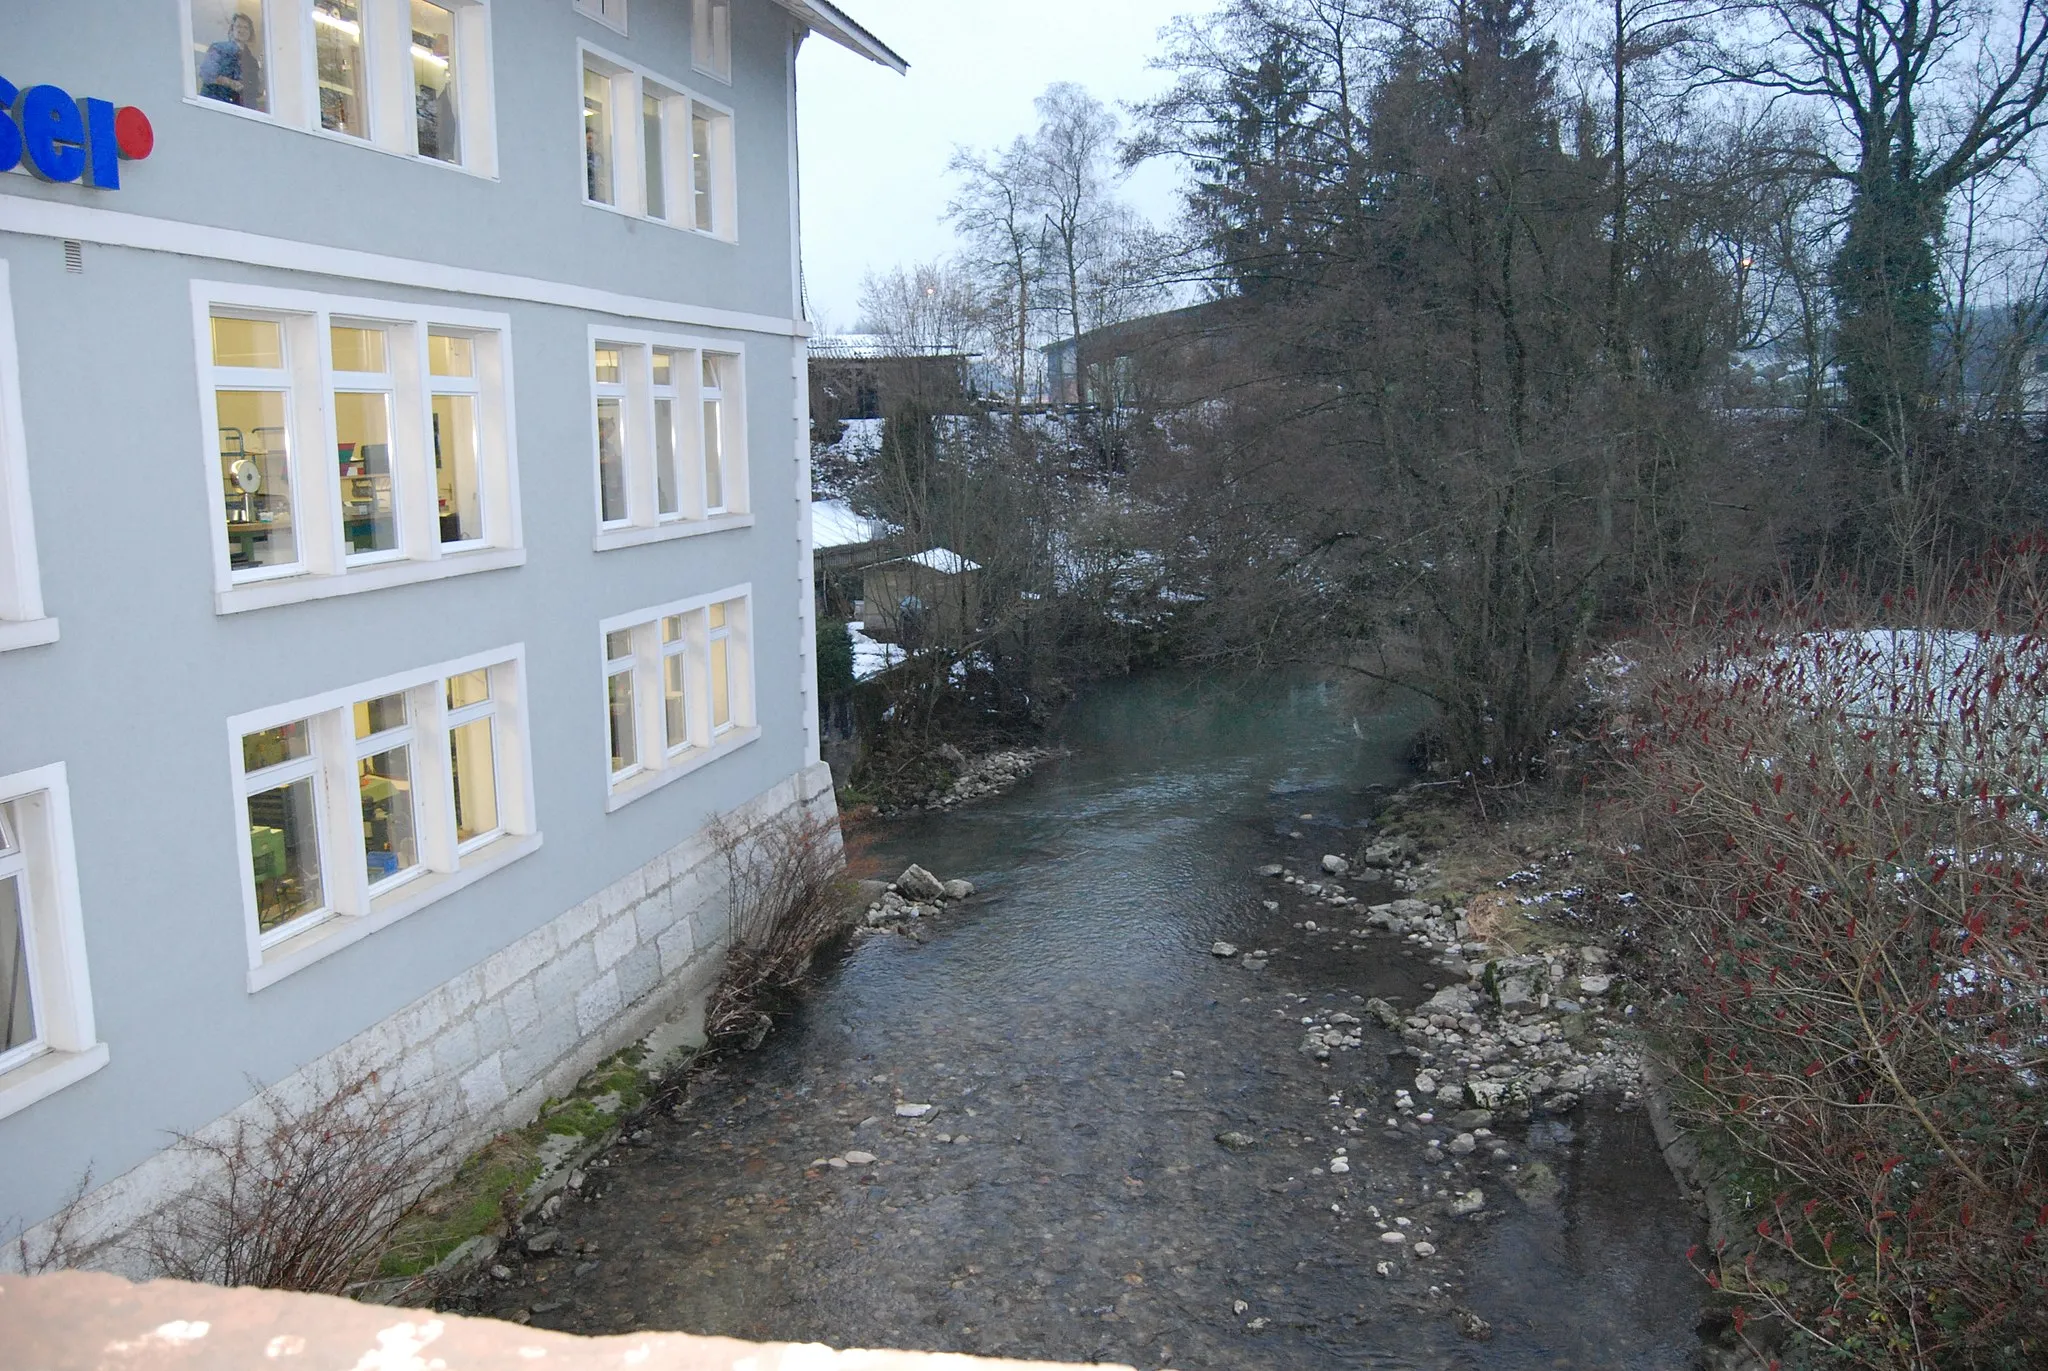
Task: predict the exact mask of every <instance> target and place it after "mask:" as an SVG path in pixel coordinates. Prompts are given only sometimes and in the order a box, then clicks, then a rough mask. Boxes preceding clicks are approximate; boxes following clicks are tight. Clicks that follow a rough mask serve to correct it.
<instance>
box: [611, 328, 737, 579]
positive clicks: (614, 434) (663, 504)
mask: <svg viewBox="0 0 2048 1371" xmlns="http://www.w3.org/2000/svg"><path fill="white" fill-rule="evenodd" d="M591 364H592V365H591V381H592V390H593V405H594V411H595V434H594V437H595V439H596V462H597V522H598V536H597V546H598V548H599V549H600V550H602V549H604V548H609V547H623V546H631V545H634V544H638V543H644V542H649V541H653V540H656V539H660V538H667V537H678V536H682V535H684V534H689V533H697V532H704V531H707V530H709V529H712V528H723V527H728V526H729V522H730V519H729V516H735V515H742V514H745V513H746V512H747V508H748V505H747V499H746V492H747V477H746V440H745V433H744V428H745V425H744V421H743V415H744V407H743V405H742V404H741V403H740V400H741V392H742V382H741V373H742V369H743V368H742V359H741V356H740V354H739V353H737V352H720V351H717V350H714V349H711V348H707V347H705V346H704V345H703V344H701V343H699V342H696V341H694V340H691V339H686V338H678V337H670V336H667V335H662V334H649V333H641V332H638V331H624V332H620V333H616V334H607V333H603V332H596V331H593V337H592V340H591ZM713 521H717V522H713Z"/></svg>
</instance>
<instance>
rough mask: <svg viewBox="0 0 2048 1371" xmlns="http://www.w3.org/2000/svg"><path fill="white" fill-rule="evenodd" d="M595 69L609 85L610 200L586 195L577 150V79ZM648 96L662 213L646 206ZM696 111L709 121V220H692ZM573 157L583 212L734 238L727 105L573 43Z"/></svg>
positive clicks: (583, 155) (733, 149)
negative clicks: (658, 124)
mask: <svg viewBox="0 0 2048 1371" xmlns="http://www.w3.org/2000/svg"><path fill="white" fill-rule="evenodd" d="M586 71H592V72H596V73H598V74H599V75H601V76H603V77H605V78H606V79H608V80H609V81H610V82H611V99H610V102H609V105H608V112H609V114H610V118H611V147H612V199H611V202H610V203H609V204H607V203H606V202H605V201H603V200H596V199H592V198H591V195H590V175H589V165H588V161H587V157H588V153H587V151H586V150H585V147H584V138H583V130H582V126H583V121H584V120H585V118H586V117H587V116H586V114H585V111H584V108H583V78H584V73H585V72H586ZM648 96H653V97H655V98H656V99H658V100H659V102H660V104H661V111H662V137H661V146H662V157H663V174H662V188H663V197H664V200H665V201H666V203H665V205H664V206H663V208H664V213H663V214H661V215H655V214H653V213H652V212H651V211H650V207H649V205H648V195H647V144H646V136H645V129H644V126H643V123H642V119H643V113H642V111H643V104H642V102H643V100H644V99H645V98H646V97H648ZM699 111H701V112H702V113H704V114H705V115H706V116H707V117H709V118H710V119H711V120H712V121H713V125H712V163H713V165H712V168H711V178H712V185H711V200H712V212H711V216H710V218H711V222H710V223H699V222H697V196H696V186H697V180H696V169H695V166H694V147H695V141H694V138H693V132H692V126H691V121H692V119H693V118H694V117H695V115H696V113H697V112H699ZM576 112H577V140H576V143H577V157H576V193H577V195H578V196H580V197H581V198H582V201H583V203H584V205H585V206H587V207H588V208H590V209H598V210H605V211H608V212H610V213H613V214H623V215H625V216H626V217H628V218H631V219H639V220H643V221H645V222H647V223H651V224H663V225H666V226H667V227H669V228H673V229H677V230H679V231H681V232H684V233H691V234H696V235H699V236H702V237H706V238H711V239H713V240H716V241H718V242H724V243H733V242H737V241H738V240H739V195H738V181H737V172H736V170H735V168H736V165H737V144H736V134H735V132H734V129H735V127H736V126H735V122H734V117H733V109H732V106H730V105H728V104H725V103H723V102H721V101H718V100H713V99H710V98H708V97H707V96H704V95H701V94H699V93H697V92H696V91H693V90H691V89H690V87H689V85H688V84H687V83H685V82H681V81H677V80H675V79H673V78H671V77H668V76H664V75H662V74H661V73H659V72H656V71H651V70H649V69H648V68H646V67H643V66H641V65H639V64H638V63H636V62H631V61H628V60H627V59H626V58H624V57H621V56H620V55H618V54H617V53H615V52H608V51H606V50H605V49H603V48H600V47H597V46H596V45H594V44H591V43H585V42H579V43H578V44H577V45H576Z"/></svg>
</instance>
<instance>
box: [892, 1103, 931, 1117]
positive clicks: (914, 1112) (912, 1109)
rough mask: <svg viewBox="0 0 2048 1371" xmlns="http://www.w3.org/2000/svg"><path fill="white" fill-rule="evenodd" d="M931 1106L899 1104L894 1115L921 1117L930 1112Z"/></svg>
mask: <svg viewBox="0 0 2048 1371" xmlns="http://www.w3.org/2000/svg"><path fill="white" fill-rule="evenodd" d="M932 1108H933V1106H931V1105H928V1104H899V1105H897V1106H896V1117H897V1118H899V1119H921V1118H923V1117H924V1116H925V1115H927V1114H929V1113H931V1112H932Z"/></svg>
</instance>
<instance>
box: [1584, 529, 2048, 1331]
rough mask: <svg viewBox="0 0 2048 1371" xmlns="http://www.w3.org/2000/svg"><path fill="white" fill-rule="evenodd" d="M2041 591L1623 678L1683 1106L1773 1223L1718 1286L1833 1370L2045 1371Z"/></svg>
mask: <svg viewBox="0 0 2048 1371" xmlns="http://www.w3.org/2000/svg"><path fill="white" fill-rule="evenodd" d="M2044 582H2048V546H2044V545H2042V544H2037V543H2030V544H2026V545H2022V546H2019V547H2015V548H2013V549H2011V550H2010V551H2009V552H2007V553H2006V554H2004V555H2002V556H2001V557H1999V558H1998V559H1996V560H1995V561H1992V562H1988V563H1985V564H1982V565H1979V566H1977V567H1974V568H1972V569H1971V570H1970V571H1968V572H1966V573H1963V574H1960V575H1958V576H1957V577H1955V578H1954V579H1953V580H1952V581H1951V582H1949V583H1948V584H1946V585H1944V586H1943V587H1942V588H1941V589H1940V590H1939V591H1938V592H1935V593H1926V594H1922V595H1919V596H1911V595H1908V596H1901V597H1897V598H1890V599H1879V600H1872V599H1868V598H1865V597H1862V596H1859V595H1857V594H1855V593H1854V592H1853V591H1850V590H1846V589H1844V590H1839V591H1837V592H1834V593H1831V594H1828V595H1821V594H1814V595H1811V596H1808V597H1805V598H1803V599H1797V600H1789V599H1786V598H1783V597H1779V598H1774V599H1770V600H1761V599H1759V600H1752V601H1748V602H1745V603H1742V604H1739V605H1736V606H1733V607H1726V608H1724V609H1722V610H1721V611H1718V612H1716V613H1714V614H1711V615H1705V614H1702V615H1696V616H1694V617H1692V618H1690V619H1688V620H1686V621H1683V622H1678V623H1674V624H1672V625H1670V626H1668V627H1667V628H1666V629H1665V630H1663V631H1661V632H1660V633H1658V634H1655V635H1652V641H1650V642H1648V643H1646V644H1643V645H1641V647H1640V650H1639V651H1637V652H1635V653H1633V654H1631V656H1630V662H1629V665H1628V667H1627V669H1625V670H1623V671H1621V672H1619V673H1618V675H1617V677H1616V679H1617V680H1618V681H1619V682H1621V683H1622V686H1623V689H1622V692H1621V696H1622V698H1620V699H1618V700H1617V701H1615V708H1616V713H1615V734H1614V742H1615V754H1616V759H1617V765H1616V773H1617V775H1616V789H1617V791H1618V794H1619V797H1620V802H1619V803H1618V804H1617V805H1615V806H1614V807H1613V809H1614V812H1615V813H1616V815H1617V817H1618V821H1619V823H1620V825H1621V829H1622V831H1621V834H1620V836H1621V838H1622V840H1623V847H1624V850H1625V852H1626V854H1627V855H1626V857H1625V859H1624V861H1623V864H1622V870H1623V871H1624V872H1626V873H1627V876H1628V880H1629V884H1630V894H1629V896H1628V897H1626V898H1627V899H1629V900H1630V901H1632V903H1629V904H1627V905H1626V906H1625V907H1626V908H1628V910H1629V911H1630V913H1629V917H1630V918H1632V919H1634V920H1637V921H1639V924H1640V928H1639V932H1640V934H1641V943H1640V945H1641V946H1642V947H1643V948H1644V949H1645V950H1646V951H1647V952H1649V953H1651V954H1652V955H1647V956H1644V957H1642V958H1641V959H1640V961H1641V964H1642V965H1641V968H1640V970H1641V972H1642V974H1643V975H1644V976H1645V977H1646V978H1647V979H1649V980H1650V981H1651V982H1652V984H1653V985H1656V986H1657V987H1658V988H1659V989H1660V990H1661V991H1662V992H1664V993H1663V995H1662V997H1661V1003H1660V1006H1659V1009H1658V1013H1659V1015H1660V1017H1661V1022H1662V1026H1663V1029H1664V1031H1665V1033H1666V1035H1667V1037H1666V1041H1667V1042H1668V1044H1669V1045H1670V1049H1671V1054H1672V1058H1673V1062H1672V1065H1673V1067H1674V1070H1675V1071H1676V1072H1677V1073H1678V1074H1677V1077H1676V1086H1677V1089H1676V1100H1675V1104H1676V1106H1677V1108H1678V1110H1679V1111H1680V1113H1681V1115H1682V1116H1683V1117H1684V1118H1685V1119H1686V1121H1687V1122H1689V1123H1690V1124H1691V1125H1693V1126H1694V1127H1695V1128H1696V1129H1697V1130H1698V1131H1699V1132H1700V1133H1701V1135H1702V1136H1703V1137H1705V1138H1707V1139H1708V1140H1710V1142H1711V1141H1713V1140H1718V1141H1719V1142H1721V1143H1722V1144H1723V1145H1724V1147H1725V1148H1726V1150H1727V1151H1726V1157H1725V1160H1726V1162H1727V1164H1728V1166H1729V1168H1730V1170H1729V1174H1730V1175H1732V1176H1735V1177H1739V1178H1740V1183H1741V1184H1742V1186H1744V1187H1745V1188H1747V1189H1749V1190H1750V1191H1751V1193H1752V1195H1753V1196H1754V1197H1755V1200H1756V1203H1755V1207H1754V1209H1753V1210H1752V1213H1751V1218H1752V1220H1753V1221H1755V1225H1756V1226H1755V1237H1756V1242H1755V1243H1754V1244H1752V1245H1751V1246H1752V1250H1751V1251H1750V1252H1749V1253H1748V1254H1747V1256H1746V1257H1744V1256H1737V1255H1736V1254H1735V1253H1734V1252H1733V1251H1727V1252H1723V1253H1720V1254H1718V1255H1717V1257H1716V1259H1715V1260H1714V1261H1713V1263H1712V1264H1711V1266H1710V1269H1709V1272H1708V1274H1709V1278H1710V1279H1712V1280H1714V1281H1715V1282H1716V1283H1717V1284H1719V1285H1721V1286H1722V1287H1723V1288H1724V1289H1726V1290H1728V1291H1730V1292H1731V1294H1733V1295H1734V1296H1736V1297H1737V1299H1738V1300H1739V1301H1740V1303H1741V1304H1742V1305H1743V1306H1745V1310H1746V1312H1747V1313H1750V1314H1762V1313H1769V1314H1774V1315H1777V1316H1779V1317H1780V1318H1782V1319H1784V1320H1786V1321H1788V1322H1790V1323H1792V1324H1794V1325H1796V1326H1797V1328H1798V1329H1800V1330H1802V1331H1803V1333H1804V1334H1805V1337H1804V1339H1802V1340H1801V1341H1802V1345H1803V1346H1804V1348H1805V1349H1806V1350H1807V1351H1808V1352H1810V1353H1813V1354H1815V1355H1816V1356H1817V1357H1818V1358H1819V1359H1822V1360H1827V1359H1839V1360H1841V1361H1844V1362H1847V1363H1849V1364H1856V1365H1864V1366H1882V1367H1916V1368H1917V1367H1938V1366H1969V1367H1977V1366H1985V1367H2007V1366H2011V1367H2021V1366H2026V1367H2039V1366H2043V1365H2048V1234H2044V1229H2048V1152H2044V1149H2043V1143H2044V1130H2048V1022H2044V1009H2048V798H2044V786H2048V586H2044ZM1759 1254H1762V1257H1763V1259H1762V1260H1759V1259H1758V1257H1759ZM1788 1274H1789V1275H1790V1277H1791V1278H1789V1279H1787V1276H1788Z"/></svg>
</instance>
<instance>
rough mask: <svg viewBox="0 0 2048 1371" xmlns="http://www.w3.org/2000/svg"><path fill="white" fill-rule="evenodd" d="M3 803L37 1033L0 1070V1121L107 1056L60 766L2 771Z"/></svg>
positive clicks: (7, 864)
mask: <svg viewBox="0 0 2048 1371" xmlns="http://www.w3.org/2000/svg"><path fill="white" fill-rule="evenodd" d="M7 803H11V804H12V805H13V806H14V811H15V818H16V820H17V821H18V824H17V831H16V832H15V834H14V837H15V840H16V843H17V845H18V851H17V853H16V854H10V856H9V857H7V858H6V859H0V873H4V874H8V875H14V876H17V877H19V878H20V879H21V880H22V890H23V892H24V893H25V895H26V900H25V902H24V903H25V906H26V907H25V913H26V914H27V916H28V917H27V920H26V926H27V932H28V936H27V938H26V940H25V941H26V943H27V946H28V954H29V959H30V960H29V971H30V982H31V986H32V989H31V995H32V996H33V999H34V1002H35V1009H36V1021H37V1030H38V1031H37V1035H36V1038H35V1040H34V1042H33V1043H32V1044H30V1045H29V1046H30V1047H31V1048H32V1050H30V1051H26V1052H22V1051H17V1052H14V1053H10V1054H8V1061H7V1064H6V1065H5V1066H4V1067H0V1119H4V1118H6V1117H7V1116H8V1115H10V1114H14V1113H17V1112H19V1111H21V1110H23V1109H26V1108H28V1107H29V1106H30V1105H32V1104H34V1103H35V1102H36V1101H38V1100H41V1099H44V1098H46V1097H47V1096H49V1095H52V1094H54V1093H55V1092H57V1091H59V1090H62V1089H63V1088H64V1087H66V1086H68V1085H72V1084H74V1083H76V1082H78V1081H81V1080H83V1079H85V1078H86V1077H87V1076H90V1075H91V1074H92V1073H93V1072H95V1071H98V1070H99V1069H100V1068H101V1067H103V1066H105V1065H106V1064H107V1058H108V1052H107V1045H106V1044H105V1043H104V1042H101V1041H100V1039H99V1031H98V1028H97V1026H96V1025H95V1023H94V1019H93V1008H92V980H91V977H90V976H89V975H88V974H87V972H86V964H85V919H84V914H83V912H82V908H81V905H80V903H79V896H78V856H77V853H76V851H75V849H74V847H73V843H72V832H71V787H70V782H69V779H68V774H67V772H66V770H65V766H64V763H62V762H58V763H55V764H53V765H50V766H43V767H37V768H35V769H33V770H30V771H19V772H16V773H14V774H13V775H11V776H0V804H7Z"/></svg>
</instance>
